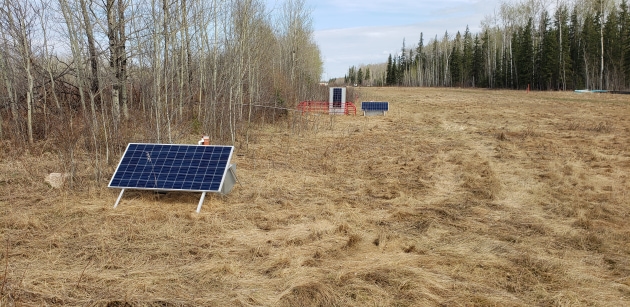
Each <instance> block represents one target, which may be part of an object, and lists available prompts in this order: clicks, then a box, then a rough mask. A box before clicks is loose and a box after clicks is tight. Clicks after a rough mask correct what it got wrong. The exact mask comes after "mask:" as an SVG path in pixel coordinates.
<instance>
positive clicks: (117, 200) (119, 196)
mask: <svg viewBox="0 0 630 307" xmlns="http://www.w3.org/2000/svg"><path fill="white" fill-rule="evenodd" d="M123 193H125V189H122V191H120V194H119V195H118V199H116V204H114V209H116V207H118V203H119V202H120V199H121V198H122V195H123Z"/></svg>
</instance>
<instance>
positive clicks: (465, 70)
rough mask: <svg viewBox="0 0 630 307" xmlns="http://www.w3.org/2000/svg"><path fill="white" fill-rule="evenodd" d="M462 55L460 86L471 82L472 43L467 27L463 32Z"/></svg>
mask: <svg viewBox="0 0 630 307" xmlns="http://www.w3.org/2000/svg"><path fill="white" fill-rule="evenodd" d="M462 49H463V55H462V76H463V80H462V81H463V83H464V84H462V85H470V84H471V81H472V62H473V41H472V36H471V34H470V30H469V29H468V26H466V32H464V44H463V48H462Z"/></svg>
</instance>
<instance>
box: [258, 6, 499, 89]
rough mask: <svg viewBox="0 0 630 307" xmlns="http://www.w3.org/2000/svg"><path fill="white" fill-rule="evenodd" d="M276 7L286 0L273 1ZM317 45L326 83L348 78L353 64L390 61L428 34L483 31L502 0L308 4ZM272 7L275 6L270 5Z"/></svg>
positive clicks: (426, 39) (426, 40)
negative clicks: (468, 29) (485, 20)
mask: <svg viewBox="0 0 630 307" xmlns="http://www.w3.org/2000/svg"><path fill="white" fill-rule="evenodd" d="M268 2H272V3H274V2H275V4H276V5H280V6H281V5H282V4H281V3H282V1H281V0H278V1H274V0H268ZM306 3H307V7H308V8H309V9H310V10H311V17H312V18H313V28H314V30H315V32H314V36H315V41H316V42H317V44H318V45H319V48H320V50H321V53H322V59H323V61H324V75H323V76H322V79H323V80H328V79H329V78H334V77H343V76H344V75H345V74H346V72H347V71H348V68H349V67H350V66H353V65H356V66H359V65H361V64H375V63H382V62H385V61H387V57H388V55H389V54H395V53H397V52H398V51H399V50H400V48H401V47H402V42H403V39H405V40H406V45H407V46H408V47H409V46H414V45H417V44H418V41H419V40H420V32H422V33H423V34H424V42H425V44H426V43H427V42H428V41H429V40H430V39H432V38H435V36H436V35H437V36H438V38H442V37H443V36H444V33H445V32H446V31H448V33H449V34H452V35H454V34H455V33H457V31H460V32H462V33H463V32H464V30H465V29H466V26H467V25H468V26H469V28H470V31H471V32H473V33H475V32H478V31H479V27H480V24H481V21H482V20H483V19H484V18H485V16H487V15H492V14H493V12H494V11H495V10H498V9H499V3H500V0H485V1H479V0H441V1H423V0H382V1H371V0H363V1H361V0H341V1H339V0H338V1H332V0H319V1H312V0H306ZM270 5H271V6H273V5H274V4H271V3H270Z"/></svg>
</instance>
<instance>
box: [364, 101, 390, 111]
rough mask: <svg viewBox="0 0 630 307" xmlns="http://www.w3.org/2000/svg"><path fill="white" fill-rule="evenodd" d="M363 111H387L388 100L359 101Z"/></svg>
mask: <svg viewBox="0 0 630 307" xmlns="http://www.w3.org/2000/svg"><path fill="white" fill-rule="evenodd" d="M361 110H363V111H389V103H388V102H377V101H364V102H362V103H361Z"/></svg>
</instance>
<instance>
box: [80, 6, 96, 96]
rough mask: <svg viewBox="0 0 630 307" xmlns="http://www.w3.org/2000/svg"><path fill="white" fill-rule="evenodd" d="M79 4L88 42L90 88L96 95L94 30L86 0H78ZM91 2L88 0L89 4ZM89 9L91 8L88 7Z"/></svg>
mask: <svg viewBox="0 0 630 307" xmlns="http://www.w3.org/2000/svg"><path fill="white" fill-rule="evenodd" d="M80 4H81V13H82V15H83V27H84V30H85V36H86V38H87V44H88V52H89V56H90V68H91V72H92V74H91V76H90V80H91V86H90V90H91V91H92V94H93V95H96V93H98V90H99V84H98V54H97V52H96V45H95V41H94V31H93V30H92V20H91V19H90V15H89V14H88V9H87V4H86V0H80ZM91 4H92V2H90V5H91ZM90 10H91V9H90Z"/></svg>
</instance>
